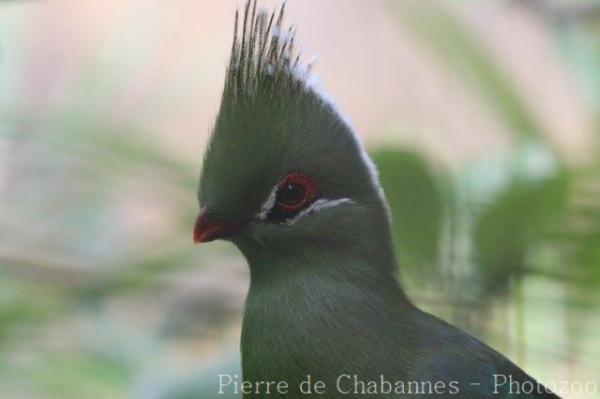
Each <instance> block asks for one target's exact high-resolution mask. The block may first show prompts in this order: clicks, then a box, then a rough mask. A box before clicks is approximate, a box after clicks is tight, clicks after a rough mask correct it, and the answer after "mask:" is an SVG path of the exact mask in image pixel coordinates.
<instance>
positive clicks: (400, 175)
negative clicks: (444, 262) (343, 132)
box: [373, 149, 445, 280]
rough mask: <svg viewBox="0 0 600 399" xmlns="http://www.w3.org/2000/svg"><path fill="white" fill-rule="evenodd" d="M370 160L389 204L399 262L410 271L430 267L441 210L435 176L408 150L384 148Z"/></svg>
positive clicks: (437, 242) (434, 257)
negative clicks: (374, 164)
mask: <svg viewBox="0 0 600 399" xmlns="http://www.w3.org/2000/svg"><path fill="white" fill-rule="evenodd" d="M373 160H374V161H375V163H376V164H377V167H378V169H379V178H380V179H381V184H382V185H383V187H384V191H385V195H386V197H387V199H388V201H389V203H390V209H391V212H392V217H393V220H394V235H395V239H396V252H397V256H398V260H399V262H400V264H401V265H402V267H403V268H407V269H410V270H411V271H413V272H421V271H422V272H426V271H432V270H434V268H435V266H434V265H435V264H437V263H438V262H439V259H438V254H439V248H440V244H441V237H442V224H443V217H444V212H445V209H444V206H445V204H444V198H443V193H442V189H441V187H440V184H439V182H438V178H437V177H436V176H435V175H434V173H433V171H432V169H431V166H430V165H428V163H427V161H426V160H425V159H423V158H422V157H421V156H419V154H417V153H415V152H412V151H408V150H392V149H385V150H381V151H377V152H375V153H374V154H373ZM428 278H431V276H423V278H422V280H423V279H425V280H427V279H428Z"/></svg>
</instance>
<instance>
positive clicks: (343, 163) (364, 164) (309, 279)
mask: <svg viewBox="0 0 600 399" xmlns="http://www.w3.org/2000/svg"><path fill="white" fill-rule="evenodd" d="M283 8H284V6H282V7H281V9H280V11H277V12H274V13H271V14H268V13H267V12H265V11H263V10H257V8H256V2H254V3H252V2H251V0H250V1H248V3H247V4H246V6H245V8H244V10H243V13H242V15H241V17H240V18H239V21H238V16H237V13H236V22H235V33H234V41H233V48H232V50H231V60H230V63H229V66H228V69H227V74H226V80H225V88H224V93H223V97H222V102H221V107H220V111H219V114H218V117H217V119H216V122H215V126H214V132H213V135H212V138H211V140H210V144H209V146H208V150H207V152H206V155H205V158H204V166H203V169H202V175H201V181H200V189H199V200H200V206H201V211H200V215H199V216H198V219H197V221H196V224H195V229H194V241H195V242H207V241H212V240H215V239H225V240H229V241H231V242H233V243H234V244H235V245H236V246H237V247H238V248H239V249H240V251H241V252H242V253H243V255H244V256H245V258H246V260H247V261H248V264H249V267H250V275H251V283H250V289H249V292H248V296H247V299H246V306H245V313H244V321H243V331H242V337H241V353H242V371H243V376H240V377H239V381H237V380H235V381H234V378H233V377H229V378H228V379H225V382H226V384H229V385H231V384H233V383H234V382H235V389H238V390H241V391H242V392H243V393H244V395H245V397H253V398H254V397H255V398H263V397H288V398H300V397H323V398H338V397H343V398H348V397H401V398H408V397H415V398H417V397H418V398H422V397H438V398H447V397H448V398H454V397H458V398H492V397H498V398H508V397H510V398H513V397H514V398H556V397H557V396H555V395H553V394H552V393H550V392H549V391H546V389H545V388H544V387H543V386H542V385H539V384H538V383H536V382H535V380H533V379H532V378H531V377H530V376H528V375H527V374H526V373H525V372H523V371H522V370H521V369H519V368H518V367H517V366H516V365H514V364H513V363H511V362H510V361H509V360H508V359H506V358H505V357H503V356H502V355H500V354H499V353H498V352H496V351H494V350H493V349H491V348H489V347H488V346H486V345H485V344H483V343H481V342H479V341H478V340H476V339H475V338H473V337H471V336H469V335H467V334H466V333H464V332H462V331H460V330H459V329H457V328H455V327H453V326H451V325H449V324H447V323H445V322H443V321H441V320H439V319H437V318H435V317H434V316H432V315H429V314H427V313H425V312H423V311H421V310H419V309H417V308H416V307H415V306H414V305H413V304H411V302H410V301H409V300H408V299H407V297H406V296H405V294H404V292H403V290H402V288H401V286H400V284H399V283H398V281H397V278H396V259H395V257H394V249H393V244H392V237H391V229H390V223H391V222H390V216H389V211H388V207H387V203H386V199H385V196H384V193H383V191H382V189H381V187H380V185H379V182H378V177H377V172H376V169H375V167H374V165H373V163H372V162H371V160H370V159H369V157H368V156H367V154H366V153H365V151H364V149H363V147H362V145H361V143H360V141H359V140H358V139H357V136H356V135H355V134H354V132H353V130H352V128H351V127H350V125H349V124H348V122H347V121H346V119H345V118H344V117H343V115H342V114H341V113H340V112H339V111H338V109H337V108H336V107H335V105H334V104H333V103H332V102H331V101H330V100H329V98H328V97H327V96H325V95H324V94H323V93H322V92H321V91H320V90H318V88H317V87H316V85H315V84H314V82H312V81H311V77H310V73H309V69H310V67H305V66H303V65H302V63H301V60H300V57H299V56H298V53H297V52H296V50H295V48H296V47H297V46H295V43H294V31H293V29H284V27H283V24H282V19H283ZM406 189H407V190H410V187H407V188H406ZM232 387H233V385H231V386H225V387H223V389H224V390H227V389H229V388H231V389H233V388H232Z"/></svg>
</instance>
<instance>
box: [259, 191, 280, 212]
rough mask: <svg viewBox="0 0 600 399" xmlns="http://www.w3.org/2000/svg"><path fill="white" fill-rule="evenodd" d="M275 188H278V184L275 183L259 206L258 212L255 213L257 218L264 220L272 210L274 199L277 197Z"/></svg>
mask: <svg viewBox="0 0 600 399" xmlns="http://www.w3.org/2000/svg"><path fill="white" fill-rule="evenodd" d="M277 189H279V186H278V185H275V187H273V190H271V193H270V194H269V196H268V197H267V200H266V201H265V203H264V204H262V206H261V207H260V212H258V214H257V215H256V217H257V218H258V219H259V220H266V219H267V217H268V216H269V213H270V212H271V210H273V207H274V206H275V200H276V199H277Z"/></svg>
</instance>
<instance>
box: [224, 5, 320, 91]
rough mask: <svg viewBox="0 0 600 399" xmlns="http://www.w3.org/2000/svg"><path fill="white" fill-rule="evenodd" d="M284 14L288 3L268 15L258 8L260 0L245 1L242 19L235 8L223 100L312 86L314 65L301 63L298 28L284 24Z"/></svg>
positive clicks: (298, 89)
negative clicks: (298, 49) (310, 83)
mask: <svg viewBox="0 0 600 399" xmlns="http://www.w3.org/2000/svg"><path fill="white" fill-rule="evenodd" d="M284 14H285V2H283V3H282V5H281V6H280V8H279V10H274V11H272V12H271V13H270V14H269V12H268V11H266V10H265V9H260V10H257V0H248V1H247V2H246V5H245V6H244V10H243V16H242V19H241V21H240V12H239V10H237V11H236V13H235V25H234V34H233V45H232V47H231V58H230V61H229V66H228V68H227V74H226V78H225V90H224V100H235V99H240V98H247V97H248V96H250V97H252V96H254V95H256V93H259V92H273V91H276V90H284V92H287V94H291V95H294V94H296V93H299V92H303V91H306V90H307V89H308V88H309V84H308V77H309V74H310V69H311V64H310V63H309V64H308V65H302V64H301V57H300V53H299V52H298V51H297V50H296V43H295V34H296V30H295V28H294V27H293V26H290V27H285V26H284V25H283V19H284Z"/></svg>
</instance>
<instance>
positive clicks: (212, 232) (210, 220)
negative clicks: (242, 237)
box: [194, 210, 244, 244]
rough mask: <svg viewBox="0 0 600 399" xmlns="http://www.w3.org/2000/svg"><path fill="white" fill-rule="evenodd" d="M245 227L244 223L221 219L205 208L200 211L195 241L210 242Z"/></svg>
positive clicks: (195, 229) (195, 228) (195, 226)
mask: <svg viewBox="0 0 600 399" xmlns="http://www.w3.org/2000/svg"><path fill="white" fill-rule="evenodd" d="M242 227H244V225H243V224H242V223H230V222H226V221H224V220H222V219H219V218H217V217H215V216H213V215H211V214H210V213H208V212H207V211H205V210H202V211H200V215H198V218H197V219H196V224H195V225H194V242H195V243H196V244H198V243H201V242H208V241H213V240H217V239H219V238H225V237H229V236H232V235H233V234H235V233H237V232H238V231H240V230H241V229H242Z"/></svg>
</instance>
